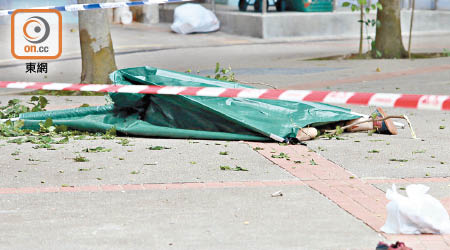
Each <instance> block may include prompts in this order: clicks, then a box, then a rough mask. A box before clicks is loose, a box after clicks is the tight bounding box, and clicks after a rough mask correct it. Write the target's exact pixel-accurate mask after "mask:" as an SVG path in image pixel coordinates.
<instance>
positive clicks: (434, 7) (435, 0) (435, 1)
mask: <svg viewBox="0 0 450 250" xmlns="http://www.w3.org/2000/svg"><path fill="white" fill-rule="evenodd" d="M438 1H439V0H434V6H433V10H437V3H438Z"/></svg>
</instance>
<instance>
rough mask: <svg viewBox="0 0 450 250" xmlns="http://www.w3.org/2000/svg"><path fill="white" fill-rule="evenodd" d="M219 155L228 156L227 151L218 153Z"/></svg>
mask: <svg viewBox="0 0 450 250" xmlns="http://www.w3.org/2000/svg"><path fill="white" fill-rule="evenodd" d="M219 154H220V155H228V152H227V151H223V152H219Z"/></svg>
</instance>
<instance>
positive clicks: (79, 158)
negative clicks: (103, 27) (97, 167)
mask: <svg viewBox="0 0 450 250" xmlns="http://www.w3.org/2000/svg"><path fill="white" fill-rule="evenodd" d="M73 160H74V161H75V162H88V161H89V159H88V158H86V157H83V156H81V155H77V156H76V157H75V158H73Z"/></svg>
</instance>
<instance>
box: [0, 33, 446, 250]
mask: <svg viewBox="0 0 450 250" xmlns="http://www.w3.org/2000/svg"><path fill="white" fill-rule="evenodd" d="M167 30H168V27H167V26H164V25H156V26H150V27H147V26H141V25H138V26H136V27H132V28H123V27H119V26H116V27H114V28H113V40H114V43H115V47H116V48H119V47H125V46H129V47H128V48H124V49H123V50H120V49H118V51H119V53H118V55H117V56H116V60H117V62H118V66H119V67H120V68H124V67H134V66H142V65H150V66H155V67H161V68H167V69H173V70H178V71H185V70H187V69H192V70H193V71H194V72H195V71H197V70H199V71H200V72H201V73H202V74H203V73H204V74H207V73H208V70H211V69H213V68H214V65H215V63H216V62H220V63H221V64H222V65H223V66H228V65H230V66H231V67H232V68H233V69H235V70H236V72H237V75H236V76H237V78H238V79H240V80H244V81H249V82H264V83H269V84H271V85H274V86H276V87H279V88H314V89H336V90H346V91H368V92H396V93H417V94H447V95H448V94H449V93H450V80H449V79H450V67H449V66H448V65H450V59H448V58H438V59H427V60H413V61H409V60H371V61H361V60H352V61H307V60H305V59H308V58H314V57H320V56H329V55H336V54H345V53H351V52H355V51H356V49H357V41H356V40H327V41H307V40H296V39H286V40H259V39H254V38H251V39H250V38H246V37H238V36H231V35H226V34H223V33H220V32H218V33H211V34H198V35H192V36H181V35H177V34H172V33H168V32H167ZM150 34H151V35H150ZM69 38H70V39H76V35H73V34H72V35H70V36H69V37H68V38H67V39H69ZM448 38H450V37H447V36H434V37H433V36H430V37H417V39H415V40H413V42H414V43H413V49H414V51H436V52H441V51H442V50H443V48H448V47H450V45H449V44H448V42H447V41H448ZM157 43H161V44H162V46H155V45H152V44H157ZM2 44H5V41H4V40H3V42H2ZM76 44H77V41H76V42H75V41H74V42H73V43H71V44H66V45H65V46H68V49H67V51H77V49H78V48H77V47H76ZM6 46H7V45H6ZM6 46H5V47H6ZM131 47H132V48H131ZM136 48H139V49H136ZM1 53H2V54H1V55H2V58H0V59H1V60H4V61H2V62H0V76H1V77H0V80H21V81H24V80H43V81H64V82H77V81H78V80H79V75H80V71H81V70H80V64H81V61H80V59H79V57H78V55H76V53H75V54H69V53H68V54H63V57H62V59H61V60H55V61H52V62H49V74H47V75H46V76H44V75H25V74H24V69H25V66H24V64H25V62H23V61H7V60H11V59H10V58H9V57H8V52H7V51H5V50H2V52H1ZM69 66H70V67H69ZM377 68H380V69H381V72H377V71H376V69H377ZM254 85H255V86H257V87H261V85H259V84H254ZM0 95H1V96H0V101H1V102H2V104H4V103H5V102H7V101H8V100H9V99H12V98H16V97H17V96H13V95H10V94H7V93H5V92H4V90H0ZM19 98H21V99H28V98H29V97H24V96H19ZM49 100H50V105H49V108H50V109H61V108H69V107H77V106H80V105H81V104H83V103H89V104H91V105H102V104H104V103H105V100H104V98H103V97H77V96H75V97H72V96H71V97H49ZM351 108H352V109H353V110H354V111H357V112H360V113H365V114H368V113H370V112H371V111H373V110H374V108H373V107H351ZM387 111H388V113H389V114H405V113H406V114H407V115H408V116H409V117H410V118H411V120H412V123H413V126H414V128H415V130H416V133H417V136H418V137H419V138H420V140H413V139H411V138H410V134H409V131H408V129H405V130H401V131H400V134H399V135H397V136H385V135H376V134H374V135H373V136H368V135H367V134H365V133H357V134H356V133H355V134H345V135H344V136H342V138H343V139H344V140H335V139H333V140H324V139H319V140H314V141H310V142H308V143H307V144H308V147H304V146H298V145H297V146H282V145H279V144H277V143H247V142H223V141H202V140H172V139H150V138H127V139H128V140H129V145H132V146H123V145H121V144H119V143H120V142H121V140H120V138H116V139H115V140H103V139H100V138H96V139H93V138H85V139H89V140H71V141H70V143H69V144H62V145H56V148H57V150H47V149H33V146H34V145H32V144H21V145H17V144H14V143H8V142H7V140H8V139H5V138H2V139H0V149H1V155H2V162H0V173H1V174H0V196H1V199H0V214H2V218H3V219H2V220H1V222H0V223H1V226H0V235H1V236H0V249H28V248H30V247H33V248H38V249H58V248H60V246H64V248H67V249H107V248H108V249H111V248H113V249H116V248H117V249H130V248H131V249H137V248H139V249H141V248H145V249H146V248H149V249H243V248H245V249H269V248H271V249H274V248H275V249H374V248H375V246H376V244H377V242H378V241H379V240H385V241H395V240H397V239H401V240H404V241H405V242H406V244H407V245H410V246H412V247H414V249H415V250H417V249H450V238H449V236H429V235H424V236H399V235H384V234H381V233H380V232H379V227H380V226H381V225H382V224H383V223H384V220H385V218H386V210H385V205H386V203H387V200H386V199H385V198H384V191H385V190H386V188H387V187H390V186H391V184H392V183H397V185H398V186H400V187H404V186H405V185H406V184H408V183H424V184H426V185H429V186H431V191H430V193H431V194H432V195H435V197H436V198H438V199H440V200H441V201H442V202H443V204H444V206H446V208H447V209H448V210H449V211H450V196H449V193H450V192H449V191H450V186H449V184H450V179H449V177H450V176H449V166H450V156H449V154H448V148H450V145H449V144H450V140H449V139H450V138H449V137H450V133H449V130H448V129H449V128H450V125H448V119H449V118H448V115H449V112H437V111H436V112H434V111H415V110H401V109H387ZM440 126H445V128H444V129H440V128H439V127H440ZM118 142H119V143H118ZM97 146H103V147H105V148H107V149H111V151H110V152H99V153H85V152H83V149H85V148H94V147H97ZM150 146H165V147H168V148H170V149H166V150H161V151H151V150H148V149H147V148H148V147H150ZM256 147H259V148H263V149H262V150H254V148H256ZM371 150H376V151H379V153H369V151H371ZM223 151H227V152H228V154H227V155H220V152H223ZM314 151H315V152H314ZM16 152H19V153H17V154H16ZM281 152H283V153H287V154H288V155H289V156H290V157H291V160H290V161H288V160H286V159H277V158H273V157H272V155H276V154H279V153H281ZM77 155H82V156H84V157H86V158H88V159H89V161H88V162H75V161H74V159H73V158H74V157H76V156H77ZM16 159H17V160H16ZM390 159H405V160H407V162H397V161H391V160H390ZM311 160H314V162H315V163H317V164H318V165H313V164H312V163H311ZM295 161H297V163H296V162H295ZM222 165H226V166H230V167H233V166H236V165H238V166H241V167H243V168H246V169H248V170H249V171H224V170H220V166H222ZM279 190H281V191H282V193H283V196H281V197H272V196H271V194H272V193H274V192H276V191H279Z"/></svg>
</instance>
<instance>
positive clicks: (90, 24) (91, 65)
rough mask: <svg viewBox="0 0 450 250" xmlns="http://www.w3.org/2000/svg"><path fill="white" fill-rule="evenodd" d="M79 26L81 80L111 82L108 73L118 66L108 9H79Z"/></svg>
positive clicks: (89, 1) (104, 0) (101, 0)
mask: <svg viewBox="0 0 450 250" xmlns="http://www.w3.org/2000/svg"><path fill="white" fill-rule="evenodd" d="M97 2H98V3H101V2H106V0H98V1H97ZM78 3H80V4H82V3H92V0H78ZM78 26H79V30H80V46H81V60H82V71H81V82H82V83H96V84H106V83H111V81H110V80H109V77H108V74H109V73H111V72H113V71H114V70H116V69H117V67H116V61H115V59H114V49H113V45H112V40H111V34H110V32H109V22H108V15H107V12H106V10H85V11H79V12H78Z"/></svg>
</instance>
